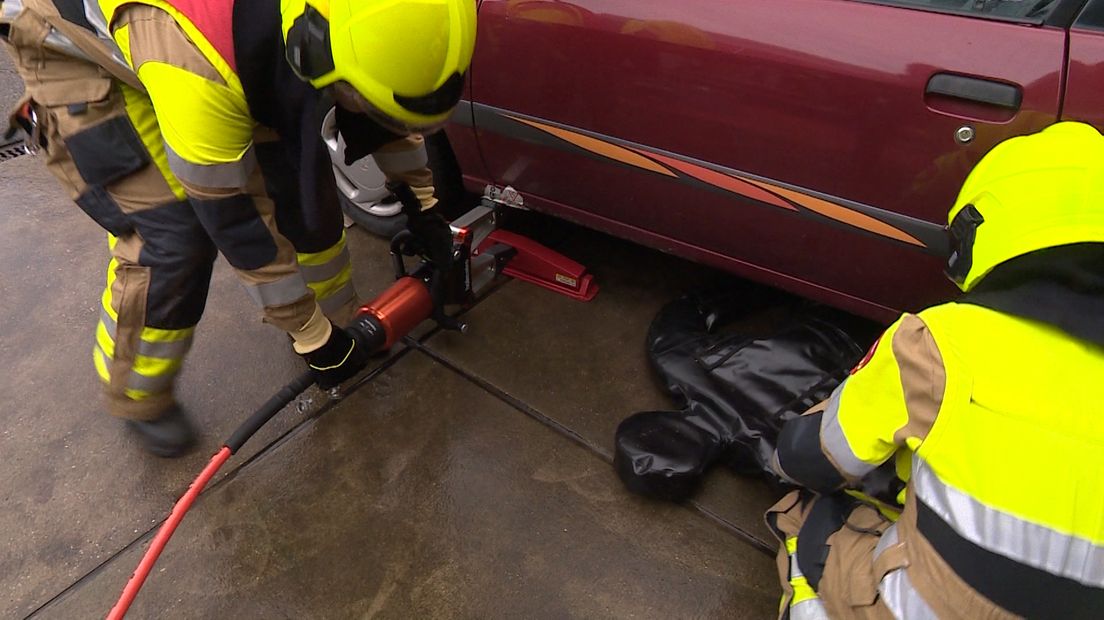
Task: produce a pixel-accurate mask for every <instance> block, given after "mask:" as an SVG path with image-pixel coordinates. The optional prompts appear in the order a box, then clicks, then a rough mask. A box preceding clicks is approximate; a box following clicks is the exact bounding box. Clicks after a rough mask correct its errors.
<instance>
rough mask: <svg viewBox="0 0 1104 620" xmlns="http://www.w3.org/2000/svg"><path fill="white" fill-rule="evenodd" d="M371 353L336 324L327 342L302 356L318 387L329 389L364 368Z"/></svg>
mask: <svg viewBox="0 0 1104 620" xmlns="http://www.w3.org/2000/svg"><path fill="white" fill-rule="evenodd" d="M369 353H370V352H369V351H366V350H364V347H363V346H360V345H359V344H358V343H357V341H356V339H355V338H353V337H352V336H351V335H350V334H349V332H347V331H345V330H343V329H341V328H340V327H338V326H336V325H334V326H333V329H332V331H331V332H330V338H329V340H327V341H326V344H324V345H322V346H320V347H318V348H317V349H315V350H313V351H310V352H307V353H303V354H302V356H303V359H305V360H306V361H307V366H309V367H310V369H311V373H313V374H314V381H315V383H317V384H318V387H320V388H322V389H324V390H328V389H330V388H334V387H337V386H339V385H341V384H342V383H343V382H344V381H346V380H347V379H349V378H351V377H353V376H354V375H356V374H357V373H358V372H360V371H361V370H363V369H364V367H365V366H367V365H368V357H369Z"/></svg>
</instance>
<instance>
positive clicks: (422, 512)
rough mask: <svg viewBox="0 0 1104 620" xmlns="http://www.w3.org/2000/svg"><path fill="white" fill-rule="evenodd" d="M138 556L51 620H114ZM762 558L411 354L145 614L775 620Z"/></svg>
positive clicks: (279, 456)
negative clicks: (102, 619)
mask: <svg viewBox="0 0 1104 620" xmlns="http://www.w3.org/2000/svg"><path fill="white" fill-rule="evenodd" d="M137 559H138V549H132V550H130V551H128V552H127V553H125V554H123V555H122V556H121V557H120V558H119V560H118V561H115V562H112V563H111V564H110V565H109V566H108V567H107V569H106V570H104V571H103V572H101V573H99V574H97V575H96V576H94V577H93V578H92V579H90V580H89V581H88V583H86V584H85V585H84V586H83V587H81V588H79V589H76V590H75V591H74V592H73V593H72V594H71V595H70V596H68V597H66V598H65V599H63V600H61V601H59V602H58V603H57V604H56V605H54V606H51V607H49V608H47V609H46V610H44V612H43V614H42V617H44V618H72V617H88V616H92V615H95V614H96V613H99V612H101V611H102V610H103V609H106V608H107V607H108V606H109V605H110V604H111V602H112V601H113V600H114V598H115V597H116V596H117V590H118V586H119V584H120V583H122V582H123V581H124V579H125V577H126V575H127V573H128V571H129V570H130V569H131V567H132V566H133V565H134V564H135V563H136V562H137ZM775 589H776V584H775V583H774V576H773V571H772V567H771V564H770V562H769V561H767V559H766V558H764V557H762V556H761V555H760V554H758V553H757V552H756V551H754V550H752V549H751V548H749V547H748V546H747V545H745V544H743V543H742V542H740V541H739V540H737V539H736V538H734V537H732V536H730V535H728V534H727V533H726V532H724V531H723V530H721V529H719V528H716V527H714V526H713V525H712V524H710V523H708V522H706V521H705V520H703V519H699V518H696V517H695V516H694V515H692V514H689V513H688V512H687V511H685V510H683V509H681V508H679V507H676V506H668V505H657V504H651V503H647V502H641V501H638V500H635V499H633V498H631V497H628V496H626V494H625V493H624V492H623V491H622V489H621V488H620V483H619V481H618V480H617V478H616V476H615V475H614V474H613V472H612V471H611V470H610V468H609V467H608V466H607V465H606V463H605V462H604V461H603V460H601V459H599V458H597V457H596V456H595V455H593V454H591V453H589V452H588V451H587V450H585V449H583V448H581V447H579V446H577V445H575V444H573V443H571V442H568V441H564V440H563V439H562V438H561V437H559V436H557V435H556V434H555V433H550V432H548V430H547V428H545V427H544V426H543V425H541V424H539V423H537V422H535V421H533V420H531V419H529V418H527V417H525V416H524V415H519V413H518V412H517V411H516V410H515V409H513V408H512V407H510V406H509V405H507V404H506V403H504V402H502V401H501V400H498V399H496V398H495V397H493V396H492V395H490V394H488V393H487V392H486V391H484V390H482V389H480V388H479V387H477V386H475V385H473V384H472V383H471V382H469V381H467V380H466V379H465V378H463V377H462V376H460V375H458V374H457V373H455V372H453V371H451V370H449V369H446V368H444V367H442V366H440V365H438V364H436V363H434V362H433V361H432V360H431V359H430V358H428V357H426V356H425V355H423V354H422V353H420V352H416V351H415V352H412V353H411V354H409V355H407V356H405V357H404V358H403V359H401V360H400V361H398V362H397V363H396V364H395V366H394V367H393V368H391V369H390V370H389V371H388V372H387V373H385V374H383V375H382V376H380V377H379V378H378V379H376V380H374V381H373V382H371V383H369V384H368V385H367V387H366V388H365V389H362V390H360V391H359V392H357V393H355V394H354V395H353V396H352V397H350V398H349V399H347V400H346V401H345V402H343V403H342V404H341V406H340V407H338V408H335V409H333V410H332V411H330V412H329V413H327V414H326V415H324V416H322V417H320V418H319V419H317V420H316V421H314V422H312V423H311V424H310V425H308V426H306V427H304V428H303V429H302V430H301V432H299V433H298V434H296V435H295V436H294V437H292V438H290V439H289V440H288V441H287V442H285V443H284V444H282V445H280V446H278V447H276V448H274V449H272V450H271V451H270V452H269V454H267V455H266V457H265V459H264V460H263V461H261V462H257V463H255V464H254V465H253V466H250V467H247V468H246V469H245V470H244V471H242V472H241V473H240V474H239V475H237V476H236V477H234V479H232V480H229V481H227V482H226V483H224V484H222V485H219V486H218V487H216V488H214V489H212V490H211V492H210V493H209V494H208V495H207V496H206V497H205V498H204V501H203V502H202V503H201V505H200V506H199V507H198V508H197V509H196V510H195V513H194V514H192V515H190V519H189V521H187V522H186V523H185V525H184V526H183V527H182V529H181V531H180V532H179V533H178V535H177V537H176V539H175V540H174V541H173V547H172V549H171V550H170V551H169V552H168V553H167V554H166V556H165V557H164V558H163V560H162V562H161V564H160V566H159V570H158V572H157V573H156V574H155V575H154V577H153V579H151V581H150V582H149V584H148V585H147V586H146V589H145V591H143V593H142V597H141V598H140V599H139V602H138V604H137V606H136V607H135V608H134V611H135V612H136V613H135V615H136V617H154V616H157V617H164V618H177V617H180V618H184V617H226V616H236V615H241V616H247V617H287V618H302V617H334V618H352V617H380V618H411V617H416V618H500V617H522V618H537V617H540V618H564V617H578V618H599V617H601V618H606V617H610V618H615V617H616V618H629V617H637V618H686V617H701V618H707V617H709V618H711V617H716V618H721V617H725V618H727V617H747V618H764V617H767V616H769V615H770V614H771V613H772V610H773V607H774V601H775Z"/></svg>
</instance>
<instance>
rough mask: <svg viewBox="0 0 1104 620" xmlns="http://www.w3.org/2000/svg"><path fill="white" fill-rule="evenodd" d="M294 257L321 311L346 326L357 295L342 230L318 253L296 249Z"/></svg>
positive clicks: (353, 310)
mask: <svg viewBox="0 0 1104 620" xmlns="http://www.w3.org/2000/svg"><path fill="white" fill-rule="evenodd" d="M296 258H297V260H298V261H299V271H300V272H301V273H302V274H303V279H304V280H305V281H306V283H307V286H308V287H310V289H311V290H312V291H314V296H315V299H316V300H317V301H318V305H319V306H320V307H321V308H322V312H323V313H325V315H326V317H327V318H329V319H330V320H331V321H333V322H334V323H335V324H337V325H347V324H348V323H349V322H350V321H351V320H352V318H353V313H354V312H355V311H356V302H357V297H356V290H355V289H354V288H353V280H352V273H353V266H352V263H351V262H350V260H349V248H348V247H347V246H346V244H345V233H344V232H342V233H341V239H339V240H338V242H337V243H335V244H334V245H333V246H331V247H329V248H326V249H325V250H323V251H321V252H300V253H298V254H296Z"/></svg>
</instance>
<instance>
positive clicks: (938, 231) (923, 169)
mask: <svg viewBox="0 0 1104 620" xmlns="http://www.w3.org/2000/svg"><path fill="white" fill-rule="evenodd" d="M479 19H480V22H479V29H480V30H479V41H478V45H477V49H476V56H475V61H474V64H473V67H472V70H471V73H470V85H469V89H470V90H469V91H468V97H467V101H466V102H465V103H464V104H463V105H462V106H461V108H460V109H459V110H458V111H457V113H456V115H455V116H454V121H455V122H454V123H453V124H452V125H451V126H450V127H449V128H448V130H447V138H448V142H449V143H450V144H451V147H452V151H453V152H454V154H455V156H456V161H457V163H458V166H459V171H460V172H461V173H462V175H463V180H464V184H465V185H466V186H467V188H468V189H469V190H474V191H478V192H483V191H484V188H485V187H486V186H488V185H490V186H493V187H494V188H498V189H504V188H506V187H507V186H508V187H511V188H514V189H516V190H517V192H519V194H520V197H521V199H522V200H523V201H524V206H525V207H527V208H530V209H534V210H537V211H542V212H546V213H549V214H552V215H555V216H558V217H561V218H565V219H568V220H573V221H576V222H579V223H581V224H584V225H586V226H589V227H592V228H596V229H600V230H603V231H607V232H610V233H612V234H614V235H617V236H620V237H625V238H627V239H631V240H634V241H637V242H640V243H643V244H646V245H649V246H653V247H656V248H659V249H661V250H664V251H669V252H673V253H675V254H679V255H682V256H685V257H687V258H690V259H693V260H696V261H700V262H702V263H707V264H710V265H714V266H717V267H721V268H723V269H727V270H730V271H733V272H736V273H738V274H741V275H744V276H747V277H750V278H753V279H757V280H761V281H764V282H767V283H770V284H773V285H776V286H779V287H782V288H785V289H789V290H791V291H794V292H796V293H799V294H801V295H804V296H807V297H811V298H814V299H818V300H821V301H825V302H828V303H831V304H834V305H837V306H840V307H843V308H846V309H849V310H852V311H856V312H859V313H862V314H865V315H868V316H872V317H876V318H882V319H886V318H889V317H891V316H893V315H894V314H895V313H897V312H898V311H900V310H907V309H919V308H921V307H924V306H925V305H928V304H932V303H935V302H937V301H940V300H942V299H946V298H948V297H949V296H951V295H952V294H953V292H954V289H953V288H952V286H951V285H950V284H949V283H948V282H947V281H946V279H945V278H944V276H943V275H942V262H943V258H942V257H943V255H944V254H945V252H946V247H945V246H946V242H945V237H944V232H943V226H944V224H945V218H946V213H947V210H948V209H949V207H950V206H951V204H952V202H953V201H954V198H955V196H956V193H957V190H958V188H959V186H960V185H961V184H962V181H963V180H964V179H965V177H966V175H967V173H968V172H969V171H970V169H971V167H972V166H973V164H975V163H976V162H977V161H978V160H979V159H980V158H981V157H982V155H984V154H985V152H986V151H988V150H989V149H990V148H991V147H992V146H993V145H995V144H997V143H998V142H1000V141H1001V140H1004V139H1005V138H1008V137H1011V136H1014V135H1018V134H1026V133H1031V132H1034V131H1037V130H1040V129H1042V128H1043V127H1045V126H1046V125H1048V124H1050V123H1053V122H1055V121H1056V120H1058V119H1077V120H1082V121H1087V122H1089V123H1092V124H1094V125H1095V126H1096V127H1098V128H1104V0H927V1H924V0H869V1H860V0H678V1H671V0H481V1H480V2H479Z"/></svg>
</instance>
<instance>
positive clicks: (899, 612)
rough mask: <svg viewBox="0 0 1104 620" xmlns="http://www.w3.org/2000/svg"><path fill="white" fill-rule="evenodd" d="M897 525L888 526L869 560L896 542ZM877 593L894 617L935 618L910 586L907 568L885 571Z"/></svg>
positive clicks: (910, 618) (876, 557)
mask: <svg viewBox="0 0 1104 620" xmlns="http://www.w3.org/2000/svg"><path fill="white" fill-rule="evenodd" d="M897 540H898V537H897V525H896V524H894V525H891V526H889V529H887V530H886V531H885V533H884V534H882V537H881V539H879V540H878V544H877V545H876V546H875V547H874V556H873V558H872V559H871V562H874V561H877V559H878V558H879V557H880V556H881V555H882V552H883V551H885V550H886V549H888V548H889V547H892V546H893V545H896V544H897ZM878 593H879V594H881V596H882V601H883V602H884V603H885V606H886V607H887V608H889V611H890V612H891V613H892V614H893V617H894V618H900V619H904V618H907V619H908V620H912V619H913V618H935V617H936V615H935V612H933V611H932V609H931V607H928V603H927V601H925V600H924V597H922V596H920V593H919V592H917V591H916V589H915V588H913V587H912V581H911V580H910V579H909V576H908V569H905V568H898V569H896V570H893V571H890V572H888V573H886V575H885V577H883V578H882V582H881V583H880V584H878Z"/></svg>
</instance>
